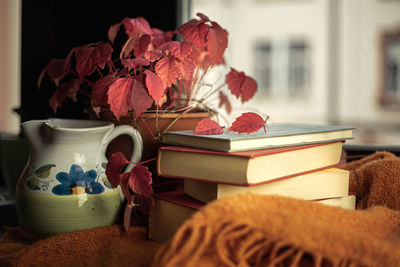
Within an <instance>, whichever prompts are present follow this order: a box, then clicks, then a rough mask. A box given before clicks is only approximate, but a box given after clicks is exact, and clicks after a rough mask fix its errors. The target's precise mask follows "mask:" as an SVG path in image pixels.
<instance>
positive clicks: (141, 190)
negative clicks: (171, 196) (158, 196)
mask: <svg viewBox="0 0 400 267" xmlns="http://www.w3.org/2000/svg"><path fill="white" fill-rule="evenodd" d="M151 184H152V179H151V172H149V169H148V168H147V167H146V166H143V165H136V166H135V167H134V168H133V169H132V170H131V171H130V172H129V187H130V188H131V189H132V191H133V192H135V193H136V194H139V195H152V194H153V188H152V187H151Z"/></svg>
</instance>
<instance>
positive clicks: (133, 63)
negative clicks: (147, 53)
mask: <svg viewBox="0 0 400 267" xmlns="http://www.w3.org/2000/svg"><path fill="white" fill-rule="evenodd" d="M121 63H122V65H123V66H124V67H125V68H127V69H128V70H131V69H136V68H137V67H139V66H148V65H150V60H149V59H147V58H128V59H123V60H121Z"/></svg>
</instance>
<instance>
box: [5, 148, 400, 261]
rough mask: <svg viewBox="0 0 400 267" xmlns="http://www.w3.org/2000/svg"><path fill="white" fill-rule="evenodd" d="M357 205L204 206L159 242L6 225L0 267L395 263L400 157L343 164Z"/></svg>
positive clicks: (255, 199) (139, 234)
mask: <svg viewBox="0 0 400 267" xmlns="http://www.w3.org/2000/svg"><path fill="white" fill-rule="evenodd" d="M343 168H346V169H348V170H350V171H351V181H350V191H353V192H356V193H357V198H358V203H357V207H358V209H359V210H357V211H350V210H344V209H340V208H337V207H330V206H324V205H322V204H319V203H316V202H311V201H303V200H296V199H291V198H285V197H278V196H260V195H242V196H233V197H229V198H225V199H220V200H217V201H214V202H212V203H210V204H208V205H207V206H206V207H204V208H203V209H202V210H200V211H199V212H197V213H196V214H195V215H194V216H193V217H192V218H191V219H189V220H188V221H187V222H186V223H185V224H184V225H183V226H182V227H181V228H180V229H179V230H178V232H177V233H176V234H175V235H174V237H173V238H172V239H171V240H169V241H168V242H166V243H164V244H162V245H161V244H159V243H156V242H153V241H149V240H147V239H146V232H145V229H144V228H138V227H132V228H131V229H130V231H129V232H128V233H126V234H124V233H122V232H121V230H120V227H119V226H109V227H101V228H95V229H90V230H84V231H77V232H73V233H67V234H61V235H55V236H51V237H48V238H40V237H38V236H36V235H34V234H31V233H26V232H24V231H23V230H21V229H19V228H9V229H8V231H7V232H6V234H5V235H4V236H3V237H2V238H1V239H0V266H151V265H153V266H157V267H158V266H267V265H270V266H274V265H278V266H398V265H399V263H400V200H399V196H400V159H399V158H397V157H395V156H394V155H393V154H390V153H386V152H379V153H376V154H374V155H372V156H370V157H367V158H365V159H363V160H361V161H357V162H353V163H349V164H346V165H345V166H343Z"/></svg>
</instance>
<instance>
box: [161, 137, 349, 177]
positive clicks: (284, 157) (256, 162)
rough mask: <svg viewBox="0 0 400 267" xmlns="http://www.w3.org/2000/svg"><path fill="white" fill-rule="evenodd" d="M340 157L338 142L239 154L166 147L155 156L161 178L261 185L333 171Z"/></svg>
mask: <svg viewBox="0 0 400 267" xmlns="http://www.w3.org/2000/svg"><path fill="white" fill-rule="evenodd" d="M341 153H342V142H340V141H339V142H329V143H320V144H310V145H301V146H290V147H280V148H271V149H260V150H252V151H241V152H220V151H211V150H204V149H196V148H189V147H176V146H165V147H161V148H160V150H159V153H158V160H157V171H158V174H159V175H160V176H164V177H173V178H187V179H197V180H202V181H209V182H215V183H227V184H237V185H251V184H262V183H266V182H268V181H274V180H279V179H284V178H287V177H290V176H298V175H301V174H305V173H307V172H311V171H316V170H320V169H325V168H327V167H333V166H334V165H336V164H338V163H339V161H340V157H341Z"/></svg>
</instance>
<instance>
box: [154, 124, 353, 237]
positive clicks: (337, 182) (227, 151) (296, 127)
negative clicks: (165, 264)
mask: <svg viewBox="0 0 400 267" xmlns="http://www.w3.org/2000/svg"><path fill="white" fill-rule="evenodd" d="M352 137H353V128H351V127H344V126H331V125H310V124H295V123H285V124H283V123H280V124H271V125H268V126H267V133H265V132H264V130H263V129H261V130H260V131H258V132H256V133H252V134H237V133H228V132H225V133H223V134H221V135H194V131H177V132H167V133H164V134H163V136H162V138H163V142H164V143H165V146H163V147H161V148H160V150H159V154H158V160H157V171H158V174H159V175H160V176H163V177H171V178H182V179H183V183H184V189H183V190H181V191H176V192H163V193H159V194H157V195H156V196H155V198H156V204H155V207H154V208H153V209H152V211H151V214H150V220H149V238H151V239H154V240H158V241H161V242H163V241H165V240H167V239H168V238H170V237H171V236H172V234H173V233H174V232H175V231H176V229H177V228H178V227H179V226H180V225H181V224H182V223H183V222H184V221H185V220H186V219H188V218H189V217H190V216H191V215H192V214H193V213H194V212H195V211H196V210H197V209H199V208H200V207H202V206H204V205H205V204H206V203H208V202H210V201H213V200H215V199H218V198H222V197H226V196H230V195H234V194H244V193H254V194H268V195H273V194H274V195H281V196H287V197H293V198H300V199H304V200H310V201H318V202H320V203H324V204H327V205H334V206H340V207H342V208H347V209H355V196H354V195H351V194H350V195H349V191H348V186H349V172H348V171H346V170H342V169H339V168H337V165H338V164H339V162H340V159H341V155H342V145H343V143H344V142H345V140H346V139H350V138H352Z"/></svg>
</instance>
